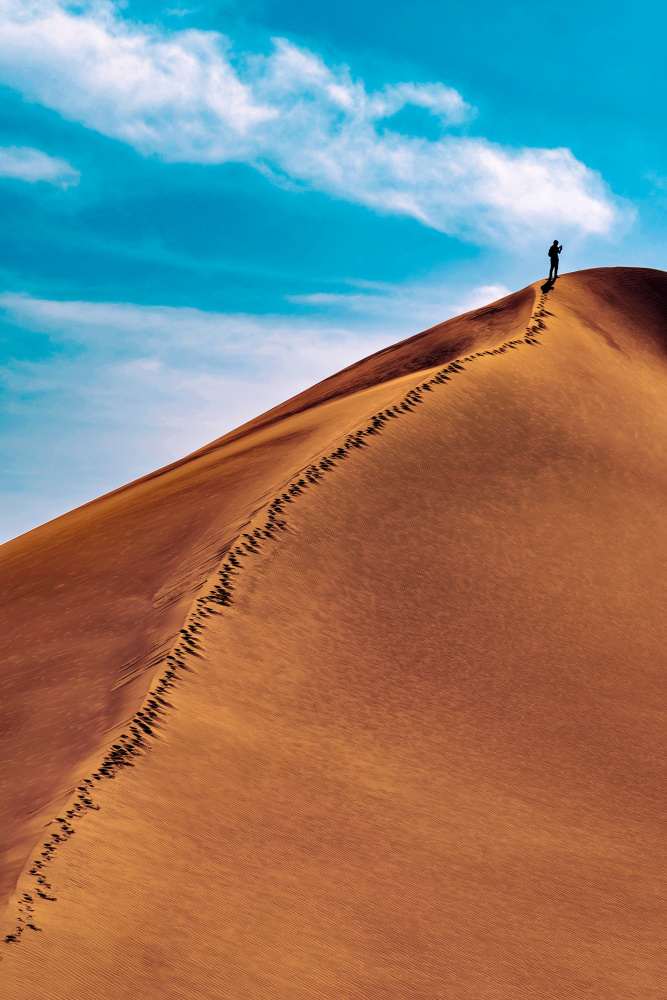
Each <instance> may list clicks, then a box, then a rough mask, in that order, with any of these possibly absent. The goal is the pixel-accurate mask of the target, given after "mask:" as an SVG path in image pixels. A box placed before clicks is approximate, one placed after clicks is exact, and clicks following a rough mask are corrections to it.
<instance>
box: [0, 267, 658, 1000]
mask: <svg viewBox="0 0 667 1000" xmlns="http://www.w3.org/2000/svg"><path fill="white" fill-rule="evenodd" d="M666 300H667V276H665V275H663V274H662V273H661V272H653V271H645V270H640V269H629V268H615V269H601V270H599V271H592V272H579V273H577V274H572V275H566V276H563V277H561V278H560V279H559V281H558V283H557V286H556V289H555V290H554V291H552V292H551V293H549V295H548V296H547V297H546V298H545V296H544V295H541V296H540V290H539V287H538V286H534V287H533V286H530V287H529V288H528V289H524V291H523V292H520V293H517V294H516V295H514V296H510V297H508V299H505V300H501V301H500V302H499V303H496V304H494V305H493V306H492V307H488V308H487V309H486V310H477V311H476V312H475V313H471V314H468V315H467V316H465V317H459V318H457V319H456V320H452V321H449V323H446V324H442V325H441V326H439V327H435V328H434V329H433V330H431V331H427V332H426V333H424V334H421V335H418V336H417V337H416V338H411V339H410V340H408V341H405V342H403V344H400V345H396V347H395V348H391V349H389V350H388V351H386V352H380V354H379V355H375V356H374V357H372V358H369V359H366V361H364V362H360V363H359V365H356V366H353V367H352V368H351V369H348V370H346V372H343V373H339V375H338V376H334V377H333V378H332V379H329V380H326V381H325V382H324V383H320V385H319V386H316V387H314V389H313V390H309V392H308V393H304V394H302V395H301V396H300V397H296V398H295V400H293V401H290V402H289V403H286V404H284V405H283V407H278V408H276V410H274V411H271V413H269V414H267V415H265V416H263V417H260V418H258V419H257V420H256V421H253V422H251V424H248V425H246V426H245V428H241V429H240V430H239V431H238V432H233V433H232V434H231V435H227V437H226V438H222V439H220V441H219V442H214V443H213V444H212V445H210V446H208V447H207V448H204V449H202V450H201V451H199V452H196V453H194V455H192V456H189V457H188V458H187V459H185V460H183V462H181V463H176V464H175V465H174V466H171V467H169V468H168V469H166V470H162V471H161V472H159V473H156V474H154V476H152V477H146V478H145V479H144V480H141V481H139V482H138V483H136V484H132V485H130V486H129V487H125V488H123V489H122V490H119V491H117V492H116V493H114V494H111V495H110V496H109V497H106V498H103V499H102V500H100V501H96V502H95V503H94V504H89V505H87V506H86V507H84V508H81V509H80V510H79V511H74V512H72V514H70V515H66V516H65V517H64V518H60V519H58V520H57V521H54V522H51V523H50V524H49V525H45V526H44V527H43V528H40V529H37V530H36V531H35V532H31V533H29V534H28V535H26V536H23V537H22V538H20V539H17V540H15V541H14V542H12V543H8V545H6V546H3V547H2V549H0V559H1V560H2V563H3V566H4V567H5V568H6V570H7V573H5V574H3V579H5V580H10V578H11V577H10V575H11V574H12V573H13V578H11V583H12V590H11V591H8V594H9V596H8V599H7V600H6V601H4V602H3V605H2V607H3V611H4V613H5V614H6V622H7V627H6V632H5V634H8V635H9V636H10V646H9V649H10V658H9V661H8V663H9V670H7V668H5V671H6V677H7V690H8V691H9V692H10V697H9V698H8V699H6V700H5V702H4V705H5V708H4V711H5V712H6V713H7V719H8V725H7V726H6V727H5V728H4V730H3V731H4V732H5V733H8V734H9V739H7V740H6V743H7V747H8V749H7V751H6V752H4V753H3V757H2V766H3V770H4V775H3V776H4V777H5V783H4V788H5V789H6V795H7V798H6V799H5V801H6V802H8V803H9V805H10V807H11V808H7V809H6V815H9V816H11V818H12V822H11V823H10V824H9V830H10V832H11V837H10V838H9V839H8V840H7V841H6V842H7V843H8V850H7V851H6V854H5V857H4V869H3V870H4V875H5V882H4V886H5V889H6V895H7V894H9V893H10V892H11V890H12V887H13V884H14V880H15V878H16V874H17V873H18V871H19V870H20V868H21V866H22V865H23V864H24V862H26V858H27V856H28V855H30V857H29V859H28V860H27V863H26V864H25V868H24V871H23V874H22V875H21V878H20V879H19V883H18V887H17V891H16V893H15V895H14V898H13V900H12V901H11V902H10V905H9V907H8V910H7V920H6V922H7V921H8V922H7V927H8V930H7V932H6V933H7V935H8V936H9V937H10V938H11V937H13V938H15V939H18V940H10V941H9V943H8V944H7V945H6V947H5V948H4V949H3V955H4V959H5V961H4V963H3V966H2V972H1V973H0V976H1V977H5V978H6V984H7V989H8V992H7V994H6V995H7V996H8V997H11V998H13V997H18V996H22V995H25V991H26V983H30V990H31V991H32V992H31V995H33V996H34V997H36V998H37V997H45V998H46V997H51V996H54V995H58V993H59V992H60V991H63V992H66V993H67V995H70V996H82V997H83V996H86V995H90V991H91V989H92V992H93V993H94V994H95V995H96V996H100V997H106V996H108V997H109V998H111V997H116V996H119V995H123V991H125V990H127V989H128V988H129V984H130V983H131V984H132V987H133V990H137V991H138V992H140V993H142V994H143V995H145V996H147V997H151V996H155V997H158V996H179V997H180V996H184V997H189V996H192V997H199V996H202V995H207V996H221V997H222V996H230V997H232V996H233V997H238V998H246V997H247V998H251V997H253V998H254V997H258V998H259V997H264V996H276V997H285V998H287V997H290V998H292V997H294V998H299V997H304V998H305V997H322V998H324V997H327V998H328V997H334V996H350V997H357V996H359V997H362V996H363V997H375V996H377V997H387V996H392V997H394V996H395V997H403V996H407V995H411V994H414V995H419V996H424V997H429V998H430V997H434V998H435V997H440V996H447V997H466V998H467V997H471V998H472V997H476V998H485V997H489V998H491V997H493V998H500V997H502V998H505V997H507V998H508V1000H509V998H510V997H512V998H514V997H523V996H525V997H532V996H535V995H539V996H541V997H554V998H556V997H562V996H563V995H568V992H570V993H572V994H573V995H580V996H590V997H598V996H599V997H602V996H605V997H606V996H608V995H610V994H611V995H624V996H631V997H635V996H636V997H638V998H639V997H649V996H656V997H658V996H659V995H660V993H659V989H660V988H661V983H664V977H665V972H666V971H667V970H666V969H665V960H664V956H663V953H662V948H661V926H662V924H663V922H664V915H665V907H664V900H665V896H664V889H665V885H664V882H665V878H664V874H663V873H662V870H661V864H660V855H661V851H662V847H661V844H662V838H661V830H660V828H661V817H662V811H661V806H660V801H661V794H662V791H663V789H664V781H665V773H664V764H663V763H662V761H661V760H660V754H659V746H660V737H659V733H660V731H661V726H662V718H663V716H664V704H663V701H664V695H663V694H662V685H661V683H660V682H661V676H660V669H659V668H660V665H661V652H660V650H661V645H660V643H661V630H660V616H661V608H662V606H663V605H664V598H665V594H664V593H663V588H662V585H661V584H662V574H661V567H662V563H663V562H664V551H663V550H664V529H663V528H662V523H663V521H664V517H663V513H664V492H665V473H664V472H663V469H664V467H665V466H664V461H663V452H664V451H665V450H667V414H666V413H665V408H664V404H663V403H662V397H663V395H664V385H665V375H666V372H665V346H666V343H667V341H666V337H665V327H664V318H663V317H664V314H665V312H664V310H665V303H666ZM463 345H465V350H462V346H463ZM501 355H502V357H501ZM351 429H352V433H350V430H351ZM368 444H370V445H371V447H367V445H368ZM294 469H300V470H301V472H300V473H297V475H296V476H294V475H293V473H294ZM294 501H296V502H294ZM241 569H242V570H243V571H242V573H241V572H240V571H241ZM128 573H130V574H133V575H131V576H130V578H129V581H128ZM8 574H9V575H8ZM56 580H57V581H58V583H55V581H56ZM54 588H57V589H55V600H54V599H53V596H54ZM47 601H48V602H49V603H48V608H47V610H46V611H45V610H44V604H45V602H47ZM112 619H113V622H112ZM186 619H187V621H186ZM35 622H37V624H35ZM40 622H41V626H42V627H41V629H40V628H39V627H38V625H39V624H40ZM12 627H13V628H14V633H13V635H12V632H11V628H12ZM12 642H13V646H12V645H11V643H12ZM26 648H27V656H28V658H27V660H26V659H25V657H26V652H25V651H26ZM21 655H23V657H24V659H23V661H21V659H20V656H21ZM151 681H152V682H153V683H152V687H151V690H150V692H149V694H148V695H147V696H146V691H147V689H148V687H149V685H151ZM142 703H143V707H141V708H140V709H139V711H138V713H137V708H138V707H139V705H140V704H142ZM24 718H27V719H28V723H27V724H24V725H20V722H21V720H22V719H24ZM128 764H132V765H138V766H136V767H135V768H134V769H133V770H129V769H127V770H126V765H128ZM87 769H88V773H86V771H87ZM110 777H114V778H117V779H118V780H115V781H113V782H112V781H110V780H108V779H109V778H110ZM75 782H77V783H78V784H79V786H80V787H79V788H78V789H77V791H76V793H75V796H74V797H73V798H71V799H70V801H69V802H68V801H67V799H68V793H69V790H70V789H71V788H72V785H73V784H74V783H75ZM3 806H4V803H3ZM98 806H99V807H100V808H99V810H98V808H97V807H98ZM55 815H57V816H58V817H59V819H58V821H56V822H54V823H53V825H52V826H51V827H50V828H49V830H48V831H47V832H48V836H47V837H44V846H43V847H42V848H41V849H38V851H37V852H35V851H34V849H33V848H34V843H35V841H36V839H37V836H38V835H39V830H40V828H41V827H43V824H44V822H46V821H48V820H53V817H54V816H55ZM52 831H53V832H52ZM72 831H74V832H76V833H77V836H76V837H75V838H74V839H71V834H72ZM41 839H42V838H41V837H40V840H41ZM167 858H169V859H173V861H172V862H171V864H170V865H167V866H165V863H164V859H167ZM51 895H54V896H56V895H57V896H58V901H57V902H53V901H52V900H51V899H50V898H49V897H50V896H51ZM102 901H104V910H103V912H101V913H100V912H98V911H99V908H100V905H101V902H102ZM93 913H95V914H96V918H95V922H94V924H93V925H92V926H91V922H90V915H91V914H93ZM17 914H18V915H19V918H18V923H17ZM30 924H32V927H30V926H29V925H30ZM38 927H39V928H40V929H41V930H42V931H43V933H35V929H36V928H38ZM24 928H27V929H25V932H23V929H24ZM610 942H613V947H611V945H610ZM72 954H76V956H77V958H76V963H74V962H73V961H72ZM45 968H47V969H48V972H45V971H43V970H44V969H45ZM91 984H92V986H91ZM84 987H85V989H84ZM86 991H88V992H86Z"/></svg>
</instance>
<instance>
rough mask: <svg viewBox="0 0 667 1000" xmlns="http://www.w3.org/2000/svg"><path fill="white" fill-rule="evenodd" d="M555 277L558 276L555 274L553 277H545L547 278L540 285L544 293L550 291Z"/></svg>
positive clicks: (554, 282)
mask: <svg viewBox="0 0 667 1000" xmlns="http://www.w3.org/2000/svg"><path fill="white" fill-rule="evenodd" d="M557 277H558V275H556V277H554V278H547V280H546V281H545V282H544V284H543V285H542V291H543V292H544V293H545V294H546V293H547V292H550V291H551V289H552V288H553V287H554V285H555V284H556V278H557Z"/></svg>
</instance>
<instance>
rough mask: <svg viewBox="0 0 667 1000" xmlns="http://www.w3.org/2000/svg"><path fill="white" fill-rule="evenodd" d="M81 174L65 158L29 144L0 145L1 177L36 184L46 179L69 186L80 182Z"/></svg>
mask: <svg viewBox="0 0 667 1000" xmlns="http://www.w3.org/2000/svg"><path fill="white" fill-rule="evenodd" d="M80 176H81V174H80V173H79V171H78V170H75V169H74V167H71V166H70V165H69V163H67V162H66V161H65V160H61V159H59V158H58V157H54V156H48V155H47V154H46V153H43V152H42V151H41V150H40V149H31V148H30V147H29V146H1V147H0V177H9V178H12V180H21V181H27V182H28V183H29V184H35V183H37V181H46V182H47V183H48V184H55V185H56V186H57V187H61V188H68V187H72V186H73V185H75V184H78V183H79V178H80Z"/></svg>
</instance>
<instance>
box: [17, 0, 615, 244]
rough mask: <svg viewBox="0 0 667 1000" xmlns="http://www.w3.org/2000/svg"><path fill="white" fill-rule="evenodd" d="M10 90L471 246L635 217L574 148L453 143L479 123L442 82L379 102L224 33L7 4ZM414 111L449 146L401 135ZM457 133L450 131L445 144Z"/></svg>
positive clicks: (299, 59)
mask: <svg viewBox="0 0 667 1000" xmlns="http://www.w3.org/2000/svg"><path fill="white" fill-rule="evenodd" d="M0 32H1V34H2V38H3V50H2V55H1V56H0V80H2V81H3V82H4V83H6V84H8V85H10V86H12V87H14V88H16V89H18V90H20V91H21V92H22V93H23V94H24V95H25V96H26V97H27V98H29V99H30V100H33V101H38V102H40V103H42V104H45V105H47V106H49V107H51V108H55V109H56V110H58V111H59V112H60V113H61V114H62V115H63V116H65V117H66V118H68V119H71V120H74V121H78V122H82V123H83V124H85V125H86V126H87V127H89V128H93V129H96V130H97V131H99V132H101V133H103V134H105V135H107V136H111V137H114V138H117V139H120V140H122V141H123V142H126V143H129V144H130V145H131V146H133V147H134V148H135V149H137V150H139V151H140V152H141V153H143V154H145V155H159V156H161V157H163V158H164V159H165V160H171V161H177V160H180V161H188V162H196V163H223V162H228V161H232V160H235V161H240V162H245V163H248V164H250V165H252V166H253V167H255V168H256V169H258V170H261V171H262V172H263V173H264V174H265V175H266V176H268V177H270V178H271V179H272V180H273V181H274V182H276V183H281V184H297V185H301V186H304V187H306V188H310V189H314V190H318V191H322V192H325V193H327V194H329V195H331V196H333V197H336V198H341V199H345V200H347V201H350V202H356V203H359V204H362V205H365V206H367V207H368V208H370V209H372V210H374V211H376V212H379V213H386V214H394V215H405V216H410V217H412V218H414V219H417V220H419V221H420V222H422V223H423V224H424V225H426V226H430V227H432V228H435V229H437V230H441V231H443V232H446V233H450V234H457V235H460V236H463V237H464V238H472V239H475V240H480V239H481V240H489V239H492V240H495V239H502V238H505V237H506V236H507V235H508V234H510V235H511V236H513V237H517V236H523V237H525V236H526V234H527V233H533V234H535V236H536V237H538V238H540V239H542V238H543V237H544V235H545V233H546V232H547V231H548V232H549V233H550V231H551V228H552V226H553V225H555V224H556V223H557V224H558V229H559V232H560V233H567V232H568V231H569V232H570V233H572V234H574V233H579V234H606V233H609V232H610V231H611V230H612V228H613V227H614V225H615V224H616V223H617V222H618V221H619V220H620V219H621V218H627V217H628V212H627V210H625V209H623V208H622V206H621V205H620V203H619V202H618V201H617V200H616V199H614V198H613V196H612V195H611V193H610V191H609V190H608V188H607V186H606V185H605V183H604V181H603V180H602V178H601V177H600V175H599V174H598V173H596V172H595V171H593V170H590V169H589V168H588V167H586V166H585V165H584V164H583V163H581V162H580V161H578V160H577V159H576V158H575V157H574V155H573V154H572V152H571V151H570V150H569V149H564V148H558V149H529V148H528V149H526V148H524V149H513V148H510V147H504V146H502V145H499V144H497V143H492V142H489V141H487V140H485V139H483V138H470V137H465V136H460V135H456V134H453V133H452V132H451V129H452V127H453V126H456V125H458V124H460V123H461V122H463V121H465V120H466V119H469V118H470V117H471V115H472V114H473V109H471V108H470V106H469V105H468V104H467V103H466V102H465V100H464V99H463V97H462V96H461V95H460V94H459V93H458V92H457V91H456V90H454V89H453V88H451V87H447V86H445V85H443V84H442V83H431V84H421V83H420V84H418V83H411V82H407V83H399V84H388V85H387V86H385V87H384V88H382V89H381V90H378V91H368V90H367V89H366V87H365V85H364V83H363V81H362V80H360V79H358V78H355V77H353V75H352V73H351V72H350V70H349V69H348V68H347V67H345V66H329V65H327V64H326V63H325V62H324V60H323V59H322V58H321V57H320V56H319V55H317V54H315V53H313V52H310V51H308V50H306V49H304V48H300V47H298V46H296V45H294V44H293V43H291V42H290V41H288V40H285V39H274V47H273V51H272V52H271V53H270V54H269V55H256V54H252V53H245V54H238V53H236V52H235V51H234V49H233V46H232V44H231V42H230V40H229V39H228V38H226V37H225V36H224V35H221V34H219V33H217V32H212V31H206V32H205V31H198V30H195V29H190V30H185V31H174V32H166V31H164V30H162V29H158V28H156V27H152V26H146V25H142V24H138V23H136V22H132V21H129V20H124V19H123V18H122V16H121V14H120V13H119V10H118V9H117V8H116V7H115V6H114V5H112V4H111V3H106V2H96V3H91V4H88V5H87V6H84V7H83V8H78V13H75V12H74V11H73V10H70V9H68V8H67V7H66V6H65V5H63V4H60V3H58V2H57V0H30V2H25V0H0ZM408 105H416V106H418V107H421V108H424V109H426V110H427V111H428V112H429V113H430V114H431V115H433V116H435V117H436V119H437V120H438V121H439V122H440V123H441V126H442V129H443V132H444V133H445V134H443V136H442V138H440V139H439V140H437V141H428V140H426V139H423V138H420V137H417V136H414V135H405V134H402V133H401V132H400V131H398V130H397V129H396V128H393V127H392V119H393V117H394V116H395V115H396V114H397V112H399V111H400V110H401V109H402V108H404V107H406V106H408ZM447 129H449V130H450V131H449V133H447Z"/></svg>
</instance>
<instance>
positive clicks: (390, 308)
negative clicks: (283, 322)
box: [286, 280, 510, 337]
mask: <svg viewBox="0 0 667 1000" xmlns="http://www.w3.org/2000/svg"><path fill="white" fill-rule="evenodd" d="M348 284H349V285H350V286H352V287H353V288H354V289H356V290H355V291H350V292H314V293H311V294H308V295H288V296H286V299H287V301H288V302H292V303H294V304H295V305H300V306H310V307H311V308H312V309H313V310H320V309H322V310H326V312H327V313H331V312H335V313H336V314H338V315H340V316H346V315H348V316H356V317H357V318H359V317H363V318H364V319H365V321H366V322H380V321H381V322H388V323H390V324H391V327H392V328H393V329H394V330H395V333H396V337H398V336H399V335H401V334H402V333H405V332H406V330H405V329H400V328H399V327H409V329H408V330H407V332H410V333H415V332H416V331H417V329H420V328H421V329H428V328H429V327H431V326H435V325H436V323H441V322H442V321H443V320H444V319H448V318H449V317H451V316H458V315H461V314H462V313H466V312H470V311H471V310H472V309H477V308H479V307H480V306H483V305H487V304H488V303H490V302H495V301H496V300H497V299H501V298H503V297H504V296H505V295H509V294H510V290H509V288H507V287H506V286H505V285H498V284H495V285H480V286H479V287H476V288H469V289H467V290H465V291H463V292H461V291H460V290H458V291H456V292H454V291H453V290H452V289H451V288H450V287H448V286H447V285H444V284H443V283H442V282H441V281H433V280H430V281H422V282H413V283H411V284H408V285H391V284H385V283H382V282H368V281H350V282H348ZM398 317H400V320H399V319H398Z"/></svg>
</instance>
